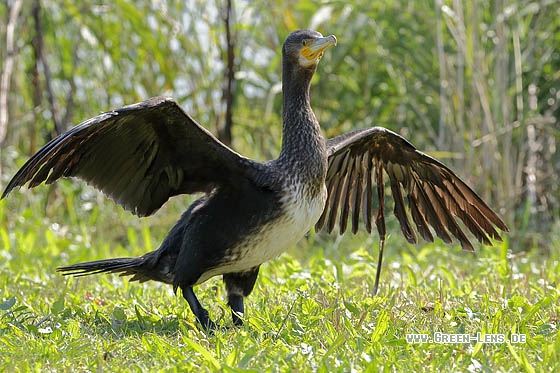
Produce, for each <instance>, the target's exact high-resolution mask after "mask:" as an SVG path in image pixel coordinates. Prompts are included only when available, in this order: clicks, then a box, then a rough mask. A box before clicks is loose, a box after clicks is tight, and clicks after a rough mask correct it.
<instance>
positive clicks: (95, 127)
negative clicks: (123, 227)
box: [2, 97, 249, 216]
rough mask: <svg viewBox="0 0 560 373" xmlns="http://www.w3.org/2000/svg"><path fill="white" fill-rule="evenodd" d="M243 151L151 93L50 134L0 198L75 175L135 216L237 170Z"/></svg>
mask: <svg viewBox="0 0 560 373" xmlns="http://www.w3.org/2000/svg"><path fill="white" fill-rule="evenodd" d="M248 161H249V160H248V159H247V158H244V157H242V156H240V155H239V154H237V153H235V152H234V151H232V150H231V149H229V148H228V147H226V146H225V145H224V144H222V143H221V142H220V141H218V140H217V139H216V138H215V137H214V136H213V135H212V134H211V133H210V132H208V131H207V130H205V129H204V128H203V127H201V126H200V125H199V124H198V123H196V122H195V121H194V120H193V119H192V118H191V117H189V116H188V115H187V114H186V113H185V112H184V111H183V110H182V109H181V108H180V107H179V105H178V104H177V103H176V102H175V101H174V100H172V99H168V98H163V97H155V98H152V99H149V100H147V101H143V102H140V103H137V104H134V105H129V106H125V107H122V108H120V109H116V110H113V111H109V112H106V113H103V114H100V115H98V116H96V117H94V118H92V119H89V120H87V121H85V122H83V123H81V124H79V125H77V126H76V127H73V128H72V129H70V130H69V131H67V132H66V133H64V134H62V135H60V136H58V137H56V138H55V139H53V140H51V141H50V142H49V143H47V144H46V145H45V146H43V147H42V148H41V149H40V150H39V151H38V152H37V153H36V154H35V155H33V156H32V157H31V158H30V159H29V160H28V161H27V162H26V163H25V164H24V165H23V167H22V168H21V169H20V170H19V171H18V172H17V173H16V175H15V176H14V177H13V179H12V180H11V181H10V182H9V184H8V186H7V187H6V190H5V191H4V193H3V194H2V198H4V197H6V195H7V194H8V193H9V192H10V191H11V190H12V189H13V188H15V187H18V186H22V185H24V184H25V183H27V182H29V187H30V188H32V187H35V186H37V185H39V184H40V183H42V182H43V181H46V183H47V184H50V183H52V182H54V181H56V180H57V179H59V178H60V177H68V176H76V177H79V178H81V179H84V180H85V181H87V182H88V183H90V184H92V185H94V186H95V187H97V188H98V189H100V190H101V191H103V192H104V193H105V194H107V195H108V196H109V197H111V198H112V199H113V200H115V201H116V202H117V203H118V204H120V205H121V206H123V207H124V208H125V209H127V210H129V211H132V212H133V213H135V214H137V215H139V216H146V215H150V214H152V213H154V212H155V211H156V210H157V209H159V208H160V207H161V206H162V205H163V204H164V203H165V202H166V201H167V200H168V199H169V198H170V197H172V196H174V195H178V194H184V193H195V192H208V191H209V190H211V189H212V188H214V187H216V186H218V185H221V184H224V183H227V182H228V181H233V180H235V177H236V176H239V175H240V174H242V170H243V167H242V164H243V163H246V162H248Z"/></svg>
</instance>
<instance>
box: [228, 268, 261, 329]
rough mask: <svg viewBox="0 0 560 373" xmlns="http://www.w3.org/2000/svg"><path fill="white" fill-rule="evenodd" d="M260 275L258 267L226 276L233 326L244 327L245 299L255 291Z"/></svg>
mask: <svg viewBox="0 0 560 373" xmlns="http://www.w3.org/2000/svg"><path fill="white" fill-rule="evenodd" d="M258 274H259V267H258V266H257V267H254V268H251V269H250V270H248V271H246V272H239V273H228V274H225V275H224V283H225V284H226V291H227V295H228V305H229V306H230V307H231V317H232V319H233V324H234V325H236V326H241V325H243V319H242V317H243V314H244V313H245V306H244V305H243V298H244V297H246V296H248V295H249V294H250V293H251V291H252V290H253V287H254V286H255V282H256V281H257V276H258Z"/></svg>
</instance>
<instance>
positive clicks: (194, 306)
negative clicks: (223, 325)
mask: <svg viewBox="0 0 560 373" xmlns="http://www.w3.org/2000/svg"><path fill="white" fill-rule="evenodd" d="M181 290H182V292H183V298H185V299H186V301H187V302H188V303H189V306H190V307H191V310H192V312H193V313H194V315H195V316H196V319H197V320H198V322H199V323H200V325H202V327H203V328H204V329H206V330H215V329H216V324H215V323H214V322H213V321H212V320H211V319H210V317H209V315H208V311H207V310H206V309H205V308H204V307H202V305H201V304H200V302H199V301H198V299H197V297H196V295H195V294H194V291H193V288H192V286H185V287H183V288H181Z"/></svg>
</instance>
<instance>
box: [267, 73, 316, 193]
mask: <svg viewBox="0 0 560 373" xmlns="http://www.w3.org/2000/svg"><path fill="white" fill-rule="evenodd" d="M312 76H313V71H309V72H303V73H302V72H301V71H299V72H298V73H297V74H295V73H294V72H293V71H290V70H289V69H286V68H284V71H283V79H282V84H283V87H282V92H283V99H284V100H283V110H282V119H283V131H282V133H283V138H282V150H281V152H280V157H279V159H278V160H279V161H280V163H281V164H282V165H283V166H284V167H286V168H288V169H289V172H290V173H291V174H293V175H294V176H295V177H296V178H297V179H298V180H299V181H300V182H304V183H313V184H317V185H322V183H324V179H325V175H326V168H327V156H326V146H325V140H324V138H323V135H322V134H321V128H320V126H319V122H318V121H317V118H316V117H315V114H314V113H313V110H312V109H311V105H310V100H309V86H310V81H311V77H312Z"/></svg>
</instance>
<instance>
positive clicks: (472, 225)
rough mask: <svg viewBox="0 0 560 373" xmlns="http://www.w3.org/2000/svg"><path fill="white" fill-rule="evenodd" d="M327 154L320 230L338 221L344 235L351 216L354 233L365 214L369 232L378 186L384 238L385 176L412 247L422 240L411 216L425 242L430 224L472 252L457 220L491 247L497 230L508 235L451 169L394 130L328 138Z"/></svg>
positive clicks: (377, 220) (379, 227) (379, 223)
mask: <svg viewBox="0 0 560 373" xmlns="http://www.w3.org/2000/svg"><path fill="white" fill-rule="evenodd" d="M327 152H328V171H327V180H326V185H327V190H328V200H327V204H326V206H325V209H324V211H323V214H322V216H321V217H320V219H319V221H318V222H317V224H316V229H317V230H320V229H322V228H323V227H324V226H325V225H326V229H327V231H328V232H331V231H332V230H333V229H334V227H335V225H336V223H337V220H338V225H339V229H340V232H341V233H343V232H345V231H346V228H347V221H348V217H351V221H352V232H354V233H356V231H357V230H358V222H359V217H360V214H361V215H362V219H363V221H364V223H365V226H366V229H367V231H368V232H371V227H372V218H373V217H374V212H373V208H372V203H373V189H374V188H375V189H376V190H377V210H376V211H375V224H376V226H377V230H378V231H379V235H380V236H381V238H384V237H385V212H384V209H385V202H384V199H385V195H384V194H385V186H384V175H385V174H386V175H387V176H388V177H389V183H390V187H391V193H392V195H393V200H394V213H395V216H396V217H397V219H398V221H399V223H400V226H401V230H402V233H403V234H404V236H405V237H406V239H407V240H408V241H409V242H411V243H417V241H418V238H417V235H416V231H415V229H414V228H413V224H412V223H411V221H410V219H409V216H410V217H412V222H413V223H414V225H415V226H416V230H417V231H418V233H419V234H420V235H421V236H422V237H423V238H424V239H425V240H426V241H430V242H431V241H433V235H432V232H431V230H430V229H429V226H431V227H432V228H433V230H434V231H435V233H436V234H437V235H438V236H439V237H440V238H442V239H443V240H444V241H445V242H447V243H450V242H451V235H452V236H455V237H456V238H457V239H458V240H459V241H460V242H461V245H462V247H463V249H466V250H471V251H472V250H474V248H473V246H472V245H471V243H470V242H469V240H468V238H467V236H466V235H465V233H464V232H463V228H462V227H461V226H460V225H459V223H458V222H457V220H456V219H455V218H459V219H460V220H462V222H463V225H464V226H465V227H466V228H467V229H468V230H469V231H471V232H472V234H473V235H474V236H475V237H476V238H477V239H478V240H479V241H480V242H482V243H484V244H489V245H490V244H491V242H490V239H489V238H494V239H497V240H501V238H500V235H499V233H498V231H497V230H496V227H497V228H499V229H501V230H502V231H508V228H507V227H506V225H505V224H504V222H503V221H502V220H501V219H500V218H499V217H498V215H496V213H495V212H494V211H492V209H490V207H488V205H487V204H486V203H485V202H484V201H483V200H482V199H481V198H480V197H479V196H478V195H477V194H476V193H475V192H474V191H473V190H472V189H471V188H470V187H469V186H468V185H467V184H465V183H464V182H463V181H462V180H461V179H460V178H459V177H458V176H457V175H455V173H454V172H453V171H451V170H450V169H449V168H447V167H446V166H445V165H443V164H442V163H441V162H439V161H437V160H436V159H434V158H432V157H430V156H428V155H426V154H424V153H422V152H420V151H418V150H417V149H416V148H415V147H414V146H413V145H412V144H411V143H410V142H408V141H407V140H406V139H404V138H403V137H402V136H400V135H398V134H396V133H394V132H392V131H389V130H387V129H385V128H382V127H372V128H367V129H364V130H358V131H354V132H350V133H347V134H344V135H341V136H338V137H335V138H332V139H330V140H328V141H327ZM405 196H406V200H407V201H408V204H407V203H406V202H405ZM406 205H408V213H407V209H406ZM337 217H338V219H337Z"/></svg>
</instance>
